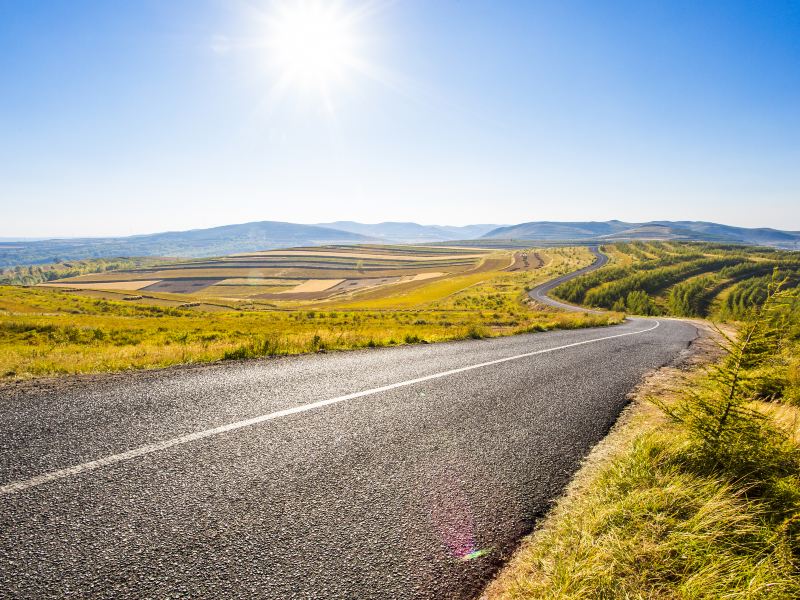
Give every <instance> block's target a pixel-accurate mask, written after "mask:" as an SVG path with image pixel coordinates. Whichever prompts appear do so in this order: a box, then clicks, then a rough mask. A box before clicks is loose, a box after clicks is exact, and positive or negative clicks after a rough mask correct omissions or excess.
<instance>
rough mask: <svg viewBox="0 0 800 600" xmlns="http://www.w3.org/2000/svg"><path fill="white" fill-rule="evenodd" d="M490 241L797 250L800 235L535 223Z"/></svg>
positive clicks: (670, 224)
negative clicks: (722, 245) (699, 243)
mask: <svg viewBox="0 0 800 600" xmlns="http://www.w3.org/2000/svg"><path fill="white" fill-rule="evenodd" d="M483 237H484V238H488V239H522V240H541V241H566V240H575V241H581V240H597V241H627V240H684V241H707V242H728V243H736V244H753V245H763V246H775V247H781V248H790V249H794V248H797V247H798V246H800V232H798V231H780V230H778V229H770V228H754V229H751V228H747V227H733V226H731V225H721V224H719V223H709V222H705V221H649V222H647V223H626V222H624V221H617V220H612V221H585V222H554V221H532V222H529V223H520V224H518V225H511V226H508V227H498V228H497V229H494V230H492V231H490V232H488V233H486V234H485V235H484V236H483Z"/></svg>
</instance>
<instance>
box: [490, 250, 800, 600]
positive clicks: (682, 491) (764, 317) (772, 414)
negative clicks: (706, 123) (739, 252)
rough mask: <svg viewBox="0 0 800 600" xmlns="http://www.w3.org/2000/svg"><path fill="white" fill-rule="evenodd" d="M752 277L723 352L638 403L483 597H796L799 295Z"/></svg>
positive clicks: (799, 573) (799, 574) (799, 580)
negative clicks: (735, 329)
mask: <svg viewBox="0 0 800 600" xmlns="http://www.w3.org/2000/svg"><path fill="white" fill-rule="evenodd" d="M650 250H652V249H650V248H636V249H635V251H636V252H637V253H638V252H639V251H642V252H646V253H647V254H648V255H649V254H650ZM716 250H718V249H716ZM637 258H638V259H641V260H645V257H643V256H641V257H637ZM774 258H775V257H770V259H774ZM646 260H650V259H649V258H647V259H646ZM697 260H700V259H697V258H694V257H692V258H689V259H688V260H687V264H691V263H694V262H695V261H697ZM665 268H666V267H665ZM722 268H723V269H724V268H728V267H722ZM730 268H736V266H735V265H734V266H732V267H730ZM669 272H670V273H671V272H673V271H669ZM717 273H719V272H717ZM703 277H709V278H713V277H719V278H724V277H725V276H724V275H704V276H703ZM747 280H748V281H749V283H747V284H746V285H741V284H740V286H739V287H738V289H739V290H741V292H742V293H741V296H742V301H741V302H739V300H738V299H737V301H736V302H734V304H735V305H736V306H737V307H741V308H740V309H737V310H738V311H739V312H737V315H738V316H739V317H740V318H741V321H740V323H739V325H738V332H737V334H736V335H735V336H733V337H727V339H725V340H724V343H723V346H724V349H725V355H724V357H723V358H722V360H721V361H719V362H717V363H716V364H714V365H712V366H711V367H710V368H709V369H707V370H705V371H700V372H695V373H694V374H693V375H691V376H690V377H689V378H688V380H685V381H683V382H682V384H681V385H679V386H677V389H676V381H675V380H676V379H679V378H680V377H681V376H680V375H673V376H672V378H668V379H667V380H666V381H665V382H664V383H663V384H662V386H661V387H660V388H659V387H656V389H655V391H653V392H651V393H652V396H651V399H652V400H653V404H654V405H655V407H657V408H658V409H660V410H656V408H654V406H653V404H651V405H649V406H648V405H647V404H642V403H640V404H638V405H637V406H636V409H635V411H634V413H633V414H634V417H633V419H632V420H631V421H629V422H628V424H627V426H625V427H624V428H623V429H621V430H618V431H617V432H615V433H614V434H612V436H611V441H609V442H607V449H606V452H607V454H606V455H605V457H603V458H599V459H597V460H598V462H596V463H594V464H592V466H591V467H590V468H589V469H588V470H587V471H584V473H583V474H582V478H581V479H579V481H578V482H577V483H576V485H575V486H574V487H573V490H572V492H571V493H570V494H569V495H568V496H567V497H566V498H564V499H563V500H562V501H561V502H560V504H559V506H558V507H557V509H556V510H555V511H554V512H553V513H552V514H551V515H550V517H549V518H548V519H547V520H546V522H545V524H544V525H543V526H542V527H541V528H540V529H539V530H538V531H537V532H535V533H534V534H533V535H532V536H531V538H530V539H529V540H528V541H527V543H526V544H525V545H524V547H523V548H522V549H521V551H520V552H519V553H518V555H517V556H516V557H515V559H514V560H513V561H512V563H511V565H510V566H509V567H508V568H507V569H505V571H504V572H503V573H502V574H501V576H500V577H499V578H498V580H497V581H495V582H494V583H493V584H492V585H491V586H490V588H489V590H488V591H487V594H486V595H485V597H486V598H487V599H492V600H495V599H499V598H504V599H505V598H514V599H522V598H526V599H529V598H530V599H532V598H552V599H556V598H575V599H578V598H676V599H677V598H687V599H688V598H698V599H700V598H707V599H716V598H735V599H752V598H776V599H783V598H786V599H788V598H798V597H800V427H798V423H799V422H800V361H798V359H797V357H798V356H800V354H798V352H800V290H798V289H796V288H788V289H787V288H786V287H785V284H782V280H778V279H768V280H762V278H757V277H749V278H748V279H747ZM762 284H763V285H762ZM683 289H686V287H684V288H683ZM752 289H758V290H761V291H759V292H758V293H757V294H753V293H752ZM620 438H621V441H620ZM612 444H617V445H616V446H613V445H612Z"/></svg>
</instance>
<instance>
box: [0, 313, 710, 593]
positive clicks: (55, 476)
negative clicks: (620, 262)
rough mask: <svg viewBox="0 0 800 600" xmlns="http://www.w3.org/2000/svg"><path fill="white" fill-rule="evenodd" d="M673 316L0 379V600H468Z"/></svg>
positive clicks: (562, 479)
mask: <svg viewBox="0 0 800 600" xmlns="http://www.w3.org/2000/svg"><path fill="white" fill-rule="evenodd" d="M695 336H696V332H695V328H694V327H692V326H691V325H689V324H686V323H681V322H676V321H663V322H658V321H653V320H645V319H637V320H631V321H627V322H626V323H624V324H622V325H619V326H616V327H612V328H598V329H586V330H576V331H559V332H549V333H542V334H532V335H520V336H514V337H508V338H499V339H492V340H468V341H461V342H454V343H445V344H434V345H418V346H405V347H399V348H388V349H378V350H370V351H356V352H343V353H334V354H327V355H309V356H299V357H291V358H278V359H267V360H255V361H242V362H232V363H219V364H213V365H208V366H203V367H189V368H173V369H165V370H160V371H151V372H140V373H131V374H125V375H114V376H104V377H81V378H72V379H67V380H63V381H60V382H40V383H29V384H24V385H16V386H5V387H2V388H0V448H1V449H2V452H0V531H2V532H3V535H2V537H0V590H2V592H0V595H3V596H8V597H29V598H45V597H60V596H64V595H67V594H72V595H75V596H79V597H86V596H92V597H101V598H103V597H105V598H126V597H131V598H133V597H171V598H174V597H208V598H224V597H265V598H453V597H456V598H459V597H460V598H469V597H472V596H474V595H475V594H476V593H477V592H478V591H479V590H480V589H481V588H482V586H483V585H484V584H485V582H486V581H487V580H488V579H489V578H490V577H491V576H492V574H493V573H494V572H495V571H496V570H497V568H498V567H499V566H500V565H501V564H502V561H503V560H504V559H506V558H507V557H508V556H509V554H510V552H511V551H512V550H513V548H514V546H515V544H516V542H517V540H518V539H519V538H520V536H522V535H523V534H525V533H527V532H528V531H530V530H531V528H532V527H533V525H534V524H535V522H536V520H537V518H538V517H539V516H540V515H542V514H543V513H544V512H545V511H546V510H547V509H548V507H549V506H550V503H551V501H552V500H553V499H554V498H555V497H557V496H558V494H559V493H560V492H561V490H562V489H563V487H564V485H565V484H566V483H567V482H568V481H569V479H570V477H571V476H572V474H573V473H574V472H575V470H576V469H577V468H578V466H579V463H580V461H581V459H582V457H583V456H585V455H586V453H587V452H588V451H589V449H590V448H591V447H592V446H593V445H594V444H595V443H596V442H597V441H599V440H600V439H601V438H602V437H603V436H604V435H605V434H606V432H607V431H608V429H609V427H610V426H611V425H612V424H613V423H614V421H615V419H616V418H617V415H618V414H619V411H620V410H621V409H622V407H623V406H624V404H625V396H626V394H627V393H628V392H629V391H630V390H631V388H633V387H634V386H635V385H636V383H637V382H638V381H639V380H640V378H641V377H642V375H643V374H645V373H646V372H647V371H649V370H651V369H653V368H656V367H659V366H661V365H664V364H666V363H669V362H671V361H674V360H676V358H677V357H679V356H680V355H681V353H682V352H684V351H686V349H687V347H688V345H689V344H690V342H691V341H692V340H693V339H694V338H695Z"/></svg>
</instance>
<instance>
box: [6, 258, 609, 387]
mask: <svg viewBox="0 0 800 600" xmlns="http://www.w3.org/2000/svg"><path fill="white" fill-rule="evenodd" d="M540 252H541V253H542V258H543V260H544V262H545V265H544V266H543V267H541V268H538V269H534V270H531V271H515V272H509V271H503V270H502V269H504V268H507V267H508V265H509V264H512V263H513V262H514V260H513V255H512V254H513V253H511V252H504V251H500V252H492V253H489V254H487V255H486V256H485V257H482V258H481V259H480V260H478V261H476V262H475V263H474V264H473V266H472V268H471V270H470V271H468V272H466V273H465V272H456V273H445V272H439V271H437V272H433V273H431V272H421V273H415V274H412V275H408V276H404V277H403V278H400V279H397V280H393V281H396V282H394V283H390V284H384V285H377V284H376V285H373V284H372V281H371V280H370V281H369V282H368V284H369V285H367V286H366V287H364V288H361V289H360V290H357V291H354V292H352V293H346V294H343V295H341V296H331V297H320V298H317V299H314V298H313V297H312V298H306V297H303V299H302V300H297V299H294V300H293V299H288V300H284V301H276V300H273V299H272V298H273V297H275V296H279V294H267V295H269V296H270V298H269V299H268V300H263V299H258V298H253V297H248V296H246V295H247V294H252V293H253V292H256V293H259V292H261V291H263V290H265V289H266V290H273V291H274V290H287V287H286V286H285V285H279V286H275V285H248V284H247V283H245V282H242V281H241V278H234V282H235V283H236V284H237V285H220V286H216V285H215V286H209V287H205V288H204V289H202V290H201V291H199V292H198V293H195V294H178V293H165V292H151V291H149V290H140V291H136V292H135V295H133V294H130V293H128V294H126V293H125V291H121V290H117V291H114V290H96V289H84V290H63V289H56V288H52V287H35V288H21V287H10V286H0V378H6V379H8V378H29V377H40V376H45V375H58V374H69V373H91V372H103V371H119V370H125V369H131V368H137V369H138V368H153V367H163V366H168V365H173V364H180V363H194V362H205V361H212V360H220V359H233V358H249V357H257V356H265V355H275V354H293V353H300V352H313V351H320V350H326V351H330V350H343V349H349V348H360V347H372V346H390V345H396V344H407V343H418V342H423V341H424V342H436V341H443V340H453V339H462V338H465V337H486V336H496V335H508V334H513V333H519V332H525V331H544V330H547V329H553V328H559V327H560V328H573V327H584V326H588V325H602V324H608V323H613V322H616V321H618V320H619V318H620V315H617V314H613V313H609V314H604V315H585V314H582V313H578V314H574V313H569V314H566V313H559V312H557V311H551V310H542V309H537V308H535V307H532V306H530V305H529V304H528V303H527V302H526V298H527V297H526V295H525V290H526V288H529V287H531V286H532V285H534V284H535V283H537V282H539V281H543V280H546V279H549V278H551V277H553V276H555V275H558V274H561V273H563V272H568V271H571V270H574V269H576V268H578V267H580V266H583V265H585V264H588V263H589V262H591V258H592V257H591V255H590V254H589V252H588V251H587V250H586V249H585V248H560V249H552V250H547V251H540ZM358 274H359V273H358V271H357V270H356V271H355V272H354V271H351V272H350V275H358ZM117 277H118V278H119V274H117ZM244 279H245V280H246V281H250V279H249V278H244ZM364 279H369V277H362V278H361V279H358V278H354V279H352V280H351V281H363V280H364ZM373 279H374V277H373ZM252 281H253V283H258V284H262V283H265V282H267V281H269V283H270V284H273V283H277V281H276V280H274V279H270V278H253V279H252ZM304 281H307V280H300V281H299V282H298V280H293V281H291V282H289V280H286V281H285V282H284V281H283V280H281V281H280V283H281V284H283V283H291V285H292V286H297V287H294V289H293V290H291V291H293V292H295V293H297V289H298V287H300V286H303V285H306V288H305V289H306V290H310V289H311V288H312V287H313V288H315V289H316V288H321V287H323V284H322V283H321V282H319V281H317V282H314V285H313V286H312V285H310V284H306V283H303V282H304ZM334 281H336V280H334ZM338 281H341V280H338ZM331 282H332V281H331V280H326V281H325V282H324V286H329V284H330V283H331ZM104 285H105V284H104ZM215 287H218V289H219V290H220V293H222V294H224V293H226V292H225V290H227V291H228V292H230V294H229V296H227V297H225V296H220V297H214V296H213V294H216V293H217V292H216V291H214V288H215ZM337 289H338V287H337V286H333V287H328V289H326V290H321V291H309V292H307V293H308V294H310V295H312V296H313V294H315V293H319V294H321V295H323V296H324V294H329V293H331V292H333V291H335V290H337ZM240 294H242V295H240Z"/></svg>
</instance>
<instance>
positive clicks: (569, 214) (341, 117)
mask: <svg viewBox="0 0 800 600" xmlns="http://www.w3.org/2000/svg"><path fill="white" fill-rule="evenodd" d="M311 1H312V2H313V0H311ZM287 4H292V3H287V2H282V3H281V2H279V3H275V2H268V1H256V0H248V1H246V2H245V1H236V0H230V1H223V0H213V1H206V2H203V1H202V0H193V1H181V0H174V1H171V2H161V1H147V0H140V1H138V2H105V1H98V2H88V1H81V0H68V1H57V0H52V1H43V0H19V1H14V0H0V212H1V214H2V215H3V218H2V219H0V236H54V235H58V236H71V235H106V234H114V235H118V234H132V233H146V232H153V231H162V230H167V229H188V228H195V227H207V226H214V225H221V224H227V223H237V222H245V221H253V220H284V221H295V222H304V223H314V222H321V221H330V220H338V219H343V220H344V219H348V220H358V221H365V222H375V221H382V220H409V221H417V222H422V223H448V224H466V223H486V222H494V223H515V222H521V221H530V220H604V219H611V218H618V219H622V220H628V221H642V220H649V219H676V220H678V219H698V220H713V221H718V222H724V223H730V224H735V225H742V226H753V227H755V226H771V227H777V228H783V229H794V230H800V209H798V207H800V2H797V1H791V2H790V1H780V0H773V1H770V2H732V1H726V2H696V1H693V2H645V1H642V0H638V1H632V2H600V1H587V2H564V1H558V2H535V1H532V0H531V1H525V2H511V1H508V2H496V1H489V0H485V1H477V0H460V1H449V2H448V1H445V0H442V1H437V2H430V1H423V0H407V1H403V0H398V1H396V2H369V3H364V2H361V3H359V2H340V3H339V4H340V6H339V7H338V9H337V10H338V13H337V14H340V15H350V14H353V13H354V12H355V13H356V14H358V15H359V18H358V19H356V20H355V22H354V24H353V25H352V27H350V28H349V29H348V31H349V33H348V35H350V36H352V37H353V39H354V40H355V42H354V44H355V46H354V47H355V49H354V50H353V53H354V54H356V55H357V58H358V62H359V66H358V68H353V69H343V74H342V75H341V78H340V80H337V81H336V82H334V83H333V84H332V85H330V89H329V93H328V95H327V99H325V98H324V97H323V96H322V95H321V94H320V93H318V91H317V90H315V89H308V88H307V87H303V86H288V87H287V88H285V89H283V88H280V86H279V85H278V82H279V80H280V78H281V76H283V75H285V73H283V72H281V71H280V69H277V68H276V67H275V65H274V60H273V58H274V56H272V53H273V52H275V49H274V48H273V47H272V46H271V39H272V37H274V36H275V35H276V33H275V27H274V26H272V25H269V23H274V21H275V19H274V16H275V15H276V14H282V13H280V11H281V10H284V11H285V10H286V8H285V6H283V7H282V6H281V5H287ZM294 4H296V3H294ZM270 19H272V20H270Z"/></svg>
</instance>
